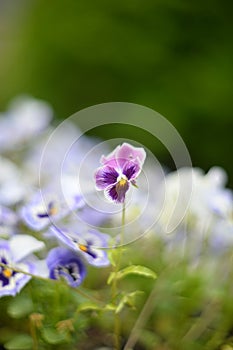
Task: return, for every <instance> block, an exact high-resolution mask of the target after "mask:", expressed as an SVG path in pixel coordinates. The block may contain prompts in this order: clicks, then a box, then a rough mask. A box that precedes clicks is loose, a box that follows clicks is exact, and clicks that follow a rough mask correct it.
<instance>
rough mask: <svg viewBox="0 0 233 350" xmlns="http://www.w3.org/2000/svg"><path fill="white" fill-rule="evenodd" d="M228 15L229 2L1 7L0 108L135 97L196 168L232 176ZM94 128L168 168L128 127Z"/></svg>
mask: <svg viewBox="0 0 233 350" xmlns="http://www.w3.org/2000/svg"><path fill="white" fill-rule="evenodd" d="M231 14H232V2H230V1H229V0H223V1H221V2H219V1H217V0H213V1H205V2H203V1H201V0H197V1H195V2H186V1H180V0H173V1H171V0H169V1H161V0H159V1H154V0H148V1H145V2H143V3H142V2H141V1H130V2H127V3H126V2H125V1H123V0H120V1H113V2H111V6H109V2H108V1H107V0H100V1H98V3H95V2H93V1H85V2H84V1H81V2H80V1H75V0H69V1H68V2H67V3H65V2H63V3H58V2H57V1H55V0H51V1H49V2H48V1H45V0H36V1H33V3H30V4H28V3H27V2H24V3H20V4H17V2H15V3H14V5H12V6H10V5H8V6H7V3H6V4H5V6H2V8H1V12H0V15H2V17H1V18H0V20H1V28H2V29H1V32H0V34H2V36H3V38H2V43H3V49H2V55H1V59H0V77H1V82H2V90H1V91H0V104H1V107H2V109H3V108H4V107H5V104H6V103H7V101H9V100H10V99H11V98H13V97H15V95H17V94H22V93H29V94H32V95H34V96H36V97H40V98H43V99H45V100H47V101H49V102H50V103H51V104H52V106H54V107H55V111H56V115H57V116H58V117H59V118H66V117H68V116H69V115H71V114H72V113H74V112H76V111H78V110H80V109H82V108H84V107H87V106H90V105H93V104H97V103H103V102H109V101H128V102H134V103H139V104H142V105H145V106H148V107H152V108H154V109H155V110H157V111H158V112H160V113H161V114H163V115H164V116H166V117H167V118H168V119H169V120H170V121H171V122H172V123H173V124H174V125H175V127H176V128H177V129H178V130H179V132H180V133H181V135H182V137H183V138H184V140H185V142H186V143H187V145H188V147H189V150H190V152H191V156H192V160H193V163H194V164H195V165H197V166H200V167H201V168H203V169H205V170H207V169H209V168H210V166H212V165H213V164H218V165H221V166H223V167H224V168H225V169H226V170H227V171H228V172H229V174H230V175H231V177H232V167H231V159H230V158H229V152H226V151H225V150H226V149H232V148H233V145H232V142H233V141H232V137H231V130H232V126H233V124H232V123H233V119H232V113H233V103H232V74H231V72H232V62H233V48H232V34H233V25H232V19H231ZM42 23H43V25H42ZM96 132H97V133H98V134H99V135H100V136H101V137H104V138H106V137H108V138H111V137H119V136H120V137H128V138H129V139H130V138H132V135H133V138H134V139H138V141H141V137H143V141H144V143H145V144H147V145H148V147H150V148H151V149H152V151H154V152H155V154H156V156H157V157H158V159H159V160H162V162H164V163H165V164H168V165H169V166H172V165H173V164H172V161H171V160H170V158H169V155H168V152H166V149H165V148H164V147H161V145H159V144H158V142H155V140H154V139H151V138H149V137H148V135H147V137H145V135H144V136H140V133H139V132H138V131H137V130H135V129H131V130H130V129H127V128H125V127H122V128H121V130H120V132H119V129H117V128H116V127H114V128H113V127H111V126H108V127H106V128H103V129H101V130H95V131H94V133H95V135H96ZM216 141H217V142H216ZM232 184H233V180H232V178H231V185H232Z"/></svg>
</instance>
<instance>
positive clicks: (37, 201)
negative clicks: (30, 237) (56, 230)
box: [20, 189, 84, 231]
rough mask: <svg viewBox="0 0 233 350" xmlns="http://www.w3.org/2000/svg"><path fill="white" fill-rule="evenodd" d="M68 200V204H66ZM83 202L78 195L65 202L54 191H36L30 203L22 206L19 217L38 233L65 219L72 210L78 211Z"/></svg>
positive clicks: (73, 195)
mask: <svg viewBox="0 0 233 350" xmlns="http://www.w3.org/2000/svg"><path fill="white" fill-rule="evenodd" d="M68 200H69V202H68ZM83 206H84V201H83V199H82V197H81V195H79V194H75V193H73V194H72V196H71V194H69V198H68V195H67V196H66V200H65V199H64V198H63V197H62V196H59V195H57V191H56V189H54V190H45V191H43V193H41V192H40V191H38V192H37V193H36V194H35V195H34V197H33V198H32V200H31V202H29V203H28V204H27V205H25V206H23V207H22V209H21V212H20V215H21V217H22V219H23V220H24V222H25V223H26V224H27V225H28V226H29V227H30V228H32V229H33V230H35V231H40V230H43V229H44V228H46V227H47V226H49V225H51V224H52V223H54V222H57V221H59V220H61V219H63V218H64V217H66V216H67V215H68V214H69V213H70V212H71V211H72V210H77V209H80V208H82V207H83Z"/></svg>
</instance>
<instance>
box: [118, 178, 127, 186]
mask: <svg viewBox="0 0 233 350" xmlns="http://www.w3.org/2000/svg"><path fill="white" fill-rule="evenodd" d="M126 183H127V180H126V179H124V178H123V177H122V178H121V179H120V181H118V185H119V186H125V184H126Z"/></svg>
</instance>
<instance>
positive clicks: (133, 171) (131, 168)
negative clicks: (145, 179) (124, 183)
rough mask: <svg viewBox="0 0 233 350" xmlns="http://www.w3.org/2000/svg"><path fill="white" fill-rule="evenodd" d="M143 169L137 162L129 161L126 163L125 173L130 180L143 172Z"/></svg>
mask: <svg viewBox="0 0 233 350" xmlns="http://www.w3.org/2000/svg"><path fill="white" fill-rule="evenodd" d="M141 169H142V168H141V167H140V166H139V164H137V163H135V162H127V163H125V165H124V168H123V174H124V175H125V176H126V177H127V179H128V180H129V181H130V180H133V179H135V178H137V177H138V175H139V174H140V172H141Z"/></svg>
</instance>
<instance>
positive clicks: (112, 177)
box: [95, 166, 119, 190]
mask: <svg viewBox="0 0 233 350" xmlns="http://www.w3.org/2000/svg"><path fill="white" fill-rule="evenodd" d="M118 175H119V174H118V172H117V171H116V170H115V169H114V168H112V167H109V166H103V167H102V168H99V169H98V170H97V172H96V174H95V181H96V187H97V188H98V189H99V190H104V189H105V188H106V187H108V186H109V185H113V184H115V183H116V182H117V178H118Z"/></svg>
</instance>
